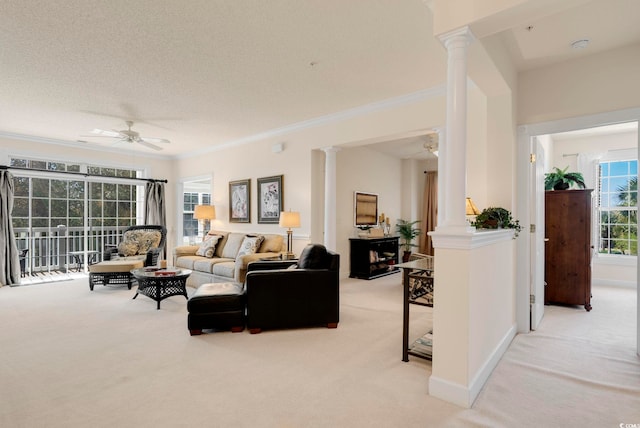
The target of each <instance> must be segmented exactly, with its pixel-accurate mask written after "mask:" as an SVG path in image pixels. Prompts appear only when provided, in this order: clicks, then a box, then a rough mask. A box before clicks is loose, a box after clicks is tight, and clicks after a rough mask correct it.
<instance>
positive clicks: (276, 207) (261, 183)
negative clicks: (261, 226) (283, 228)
mask: <svg viewBox="0 0 640 428" xmlns="http://www.w3.org/2000/svg"><path fill="white" fill-rule="evenodd" d="M282 180H283V176H282V175H274V176H272V177H264V178H258V192H257V193H258V223H278V222H279V221H280V211H282V210H283V195H282V193H283V191H282V189H283V187H282Z"/></svg>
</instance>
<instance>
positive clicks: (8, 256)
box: [0, 170, 20, 286]
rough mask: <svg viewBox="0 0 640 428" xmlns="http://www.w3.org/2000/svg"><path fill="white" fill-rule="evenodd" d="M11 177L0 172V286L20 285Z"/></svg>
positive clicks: (8, 173) (5, 171)
mask: <svg viewBox="0 0 640 428" xmlns="http://www.w3.org/2000/svg"><path fill="white" fill-rule="evenodd" d="M12 210H13V175H12V174H11V173H10V172H9V171H7V170H0V266H1V267H0V286H2V285H14V284H20V258H19V256H18V247H17V246H16V239H15V236H14V235H13V224H12V222H11V211H12Z"/></svg>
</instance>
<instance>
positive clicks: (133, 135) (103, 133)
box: [83, 120, 170, 150]
mask: <svg viewBox="0 0 640 428" xmlns="http://www.w3.org/2000/svg"><path fill="white" fill-rule="evenodd" d="M125 123H126V124H127V128H128V129H124V130H121V131H118V130H115V129H114V130H111V131H107V130H105V129H94V130H93V131H91V135H83V137H107V138H117V139H118V141H116V144H118V143H138V144H141V145H143V146H145V147H148V148H150V149H153V150H162V147H160V146H156V144H169V143H170V141H169V140H165V139H164V138H147V137H141V136H140V133H138V132H136V131H133V130H132V129H131V127H132V126H133V121H131V120H127V121H126V122H125ZM154 143H156V144H154Z"/></svg>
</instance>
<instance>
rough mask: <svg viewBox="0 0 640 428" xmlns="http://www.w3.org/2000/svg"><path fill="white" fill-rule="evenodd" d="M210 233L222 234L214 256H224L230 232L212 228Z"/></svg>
mask: <svg viewBox="0 0 640 428" xmlns="http://www.w3.org/2000/svg"><path fill="white" fill-rule="evenodd" d="M209 235H218V236H220V240H219V241H218V245H216V251H215V254H214V256H216V257H222V251H223V250H224V246H225V245H226V244H227V237H228V236H229V232H224V231H221V230H210V231H209Z"/></svg>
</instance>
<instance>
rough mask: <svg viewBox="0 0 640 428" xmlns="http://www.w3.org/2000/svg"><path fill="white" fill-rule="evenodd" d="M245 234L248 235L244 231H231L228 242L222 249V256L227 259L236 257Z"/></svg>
mask: <svg viewBox="0 0 640 428" xmlns="http://www.w3.org/2000/svg"><path fill="white" fill-rule="evenodd" d="M245 236H246V235H245V234H244V233H234V232H232V233H230V234H229V235H228V236H227V242H226V243H225V244H224V248H223V249H222V254H221V257H224V258H225V259H235V258H236V256H237V255H238V251H239V250H240V246H241V245H242V241H244V237H245Z"/></svg>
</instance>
